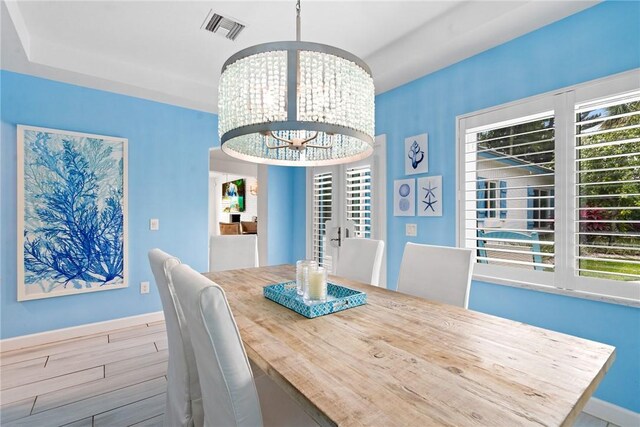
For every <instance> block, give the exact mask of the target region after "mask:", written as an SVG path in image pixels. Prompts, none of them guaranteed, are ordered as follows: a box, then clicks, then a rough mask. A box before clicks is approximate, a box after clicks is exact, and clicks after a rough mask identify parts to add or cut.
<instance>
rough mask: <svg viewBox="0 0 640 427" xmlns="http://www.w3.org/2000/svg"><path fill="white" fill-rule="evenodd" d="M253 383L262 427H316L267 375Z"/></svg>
mask: <svg viewBox="0 0 640 427" xmlns="http://www.w3.org/2000/svg"><path fill="white" fill-rule="evenodd" d="M255 382H256V389H257V390H258V397H259V398H260V409H261V410H262V421H263V423H264V427H318V423H316V422H315V421H314V420H313V418H311V417H310V416H309V415H308V414H307V413H306V412H304V411H303V410H302V408H301V407H300V405H298V403H297V402H296V401H295V400H293V399H292V398H291V397H290V396H289V395H288V394H287V393H285V391H284V390H282V388H281V387H280V386H279V385H278V384H276V383H275V382H274V381H273V380H272V379H271V378H269V376H268V375H262V376H261V377H259V378H255Z"/></svg>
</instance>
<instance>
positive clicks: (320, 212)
mask: <svg viewBox="0 0 640 427" xmlns="http://www.w3.org/2000/svg"><path fill="white" fill-rule="evenodd" d="M332 182H333V174H332V173H331V172H323V173H318V174H314V175H313V205H312V206H313V225H312V227H313V230H312V233H313V234H312V235H313V242H312V245H313V259H314V260H316V261H317V262H318V264H320V265H324V261H325V256H326V255H327V254H326V251H325V249H326V238H325V236H326V231H327V230H326V224H325V223H326V221H329V220H330V219H331V209H332V198H333V194H332V186H333V183H332Z"/></svg>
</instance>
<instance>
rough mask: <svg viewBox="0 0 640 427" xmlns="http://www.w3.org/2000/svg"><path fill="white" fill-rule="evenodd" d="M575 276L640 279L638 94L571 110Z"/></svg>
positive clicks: (639, 130)
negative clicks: (573, 134) (573, 122)
mask: <svg viewBox="0 0 640 427" xmlns="http://www.w3.org/2000/svg"><path fill="white" fill-rule="evenodd" d="M575 118H576V122H575V129H576V133H575V147H574V148H575V153H576V156H575V171H574V172H575V176H576V186H575V195H576V203H575V212H574V223H575V225H574V230H575V234H576V236H575V237H576V238H575V250H576V254H577V256H576V265H575V268H576V270H577V272H578V275H579V276H589V277H595V278H601V279H610V280H619V281H637V280H638V279H640V92H635V93H633V94H631V95H626V96H624V97H617V98H612V99H608V100H606V101H600V102H598V103H591V104H585V105H581V106H577V107H576V115H575Z"/></svg>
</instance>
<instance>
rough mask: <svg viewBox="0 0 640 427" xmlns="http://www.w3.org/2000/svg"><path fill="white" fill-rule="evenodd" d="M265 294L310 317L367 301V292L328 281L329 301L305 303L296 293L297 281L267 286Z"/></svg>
mask: <svg viewBox="0 0 640 427" xmlns="http://www.w3.org/2000/svg"><path fill="white" fill-rule="evenodd" d="M263 294H264V296H265V297H266V298H268V299H270V300H272V301H275V302H277V303H278V304H280V305H284V306H285V307H287V308H288V309H291V310H293V311H295V312H296V313H299V314H302V315H303V316H305V317H308V318H310V319H312V318H314V317H318V316H324V315H325V314H331V313H336V312H338V311H342V310H346V309H348V308H352V307H357V306H359V305H363V304H366V303H367V294H365V293H364V292H361V291H356V290H354V289H349V288H345V287H344V286H340V285H335V284H333V283H327V301H326V302H317V303H313V304H305V302H304V300H303V299H302V297H300V296H298V294H297V293H296V282H284V283H277V284H275V285H269V286H265V287H264V289H263Z"/></svg>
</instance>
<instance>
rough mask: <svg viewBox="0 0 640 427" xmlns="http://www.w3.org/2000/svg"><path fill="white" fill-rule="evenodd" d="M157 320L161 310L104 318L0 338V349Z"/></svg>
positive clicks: (48, 341)
mask: <svg viewBox="0 0 640 427" xmlns="http://www.w3.org/2000/svg"><path fill="white" fill-rule="evenodd" d="M158 320H164V314H163V313H162V311H156V312H153V313H146V314H140V315H138V316H130V317H122V318H120V319H113V320H106V321H104V322H96V323H89V324H86V325H80V326H72V327H70V328H62V329H54V330H52V331H46V332H39V333H37V334H30V335H22V336H20V337H14V338H7V339H4V340H0V351H10V350H18V349H20V348H24V347H31V346H34V345H42V344H49V343H52V342H56V341H62V340H68V339H71V338H78V337H84V336H87V335H94V334H99V333H102V332H107V331H111V330H113V329H120V328H128V327H130V326H137V325H142V324H145V323H151V322H157V321H158Z"/></svg>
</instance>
